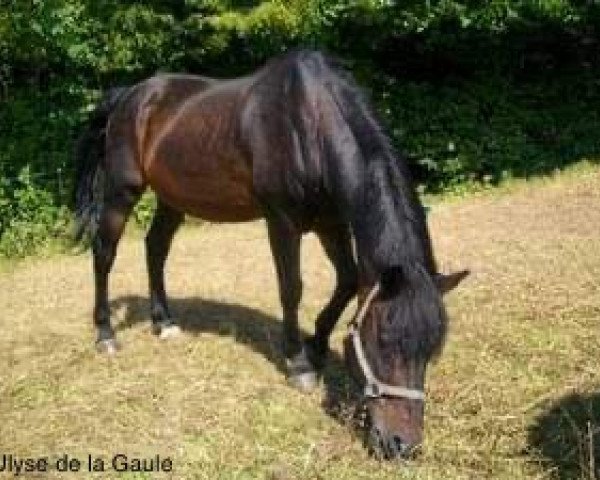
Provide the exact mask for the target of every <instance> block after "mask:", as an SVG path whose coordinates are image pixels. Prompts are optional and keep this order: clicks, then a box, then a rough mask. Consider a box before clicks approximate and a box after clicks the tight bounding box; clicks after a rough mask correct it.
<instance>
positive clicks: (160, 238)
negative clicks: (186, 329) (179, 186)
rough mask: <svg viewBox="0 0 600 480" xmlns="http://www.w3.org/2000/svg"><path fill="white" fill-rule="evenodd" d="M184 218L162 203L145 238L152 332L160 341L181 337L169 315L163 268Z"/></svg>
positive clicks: (159, 202) (159, 203)
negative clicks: (178, 335) (176, 336)
mask: <svg viewBox="0 0 600 480" xmlns="http://www.w3.org/2000/svg"><path fill="white" fill-rule="evenodd" d="M183 218H184V215H183V214H182V213H181V212H178V211H176V210H174V209H173V208H171V207H169V206H168V205H166V204H165V203H164V202H162V201H160V200H159V201H158V207H157V209H156V213H155V214H154V219H153V220H152V225H151V227H150V230H149V231H148V235H147V236H146V261H147V264H148V274H149V277H150V304H151V307H150V308H151V315H152V330H153V331H154V333H156V334H157V335H160V337H161V338H168V337H171V336H174V335H176V334H177V333H179V327H178V326H177V325H176V324H175V322H174V321H173V319H172V318H171V314H170V312H169V306H168V302H167V295H166V293H165V276H164V267H165V261H166V259H167V255H168V254H169V248H170V246H171V240H172V239H173V236H174V235H175V232H176V231H177V228H178V227H179V226H180V225H181V222H182V221H183Z"/></svg>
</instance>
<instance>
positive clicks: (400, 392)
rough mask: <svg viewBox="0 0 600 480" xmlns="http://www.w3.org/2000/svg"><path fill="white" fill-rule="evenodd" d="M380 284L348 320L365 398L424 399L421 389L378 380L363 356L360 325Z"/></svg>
mask: <svg viewBox="0 0 600 480" xmlns="http://www.w3.org/2000/svg"><path fill="white" fill-rule="evenodd" d="M379 290H380V286H379V283H376V284H375V285H374V286H373V288H372V289H371V291H370V292H369V294H368V295H367V298H366V299H365V301H364V302H363V304H362V305H361V306H360V308H359V309H358V311H357V312H356V316H355V317H354V319H353V320H352V321H351V322H350V324H349V326H348V329H349V331H350V332H349V334H350V337H351V338H352V345H353V346H354V354H355V355H356V359H357V361H358V365H359V366H360V369H361V370H362V373H363V375H364V376H365V379H366V382H367V383H366V384H365V389H364V395H365V397H367V398H381V397H396V398H406V399H408V400H420V401H423V400H425V394H424V393H423V391H421V390H416V389H412V388H406V387H398V386H395V385H389V384H387V383H383V382H380V381H379V380H378V379H377V377H376V376H375V375H374V374H373V371H372V370H371V367H370V366H369V362H368V361H367V357H366V356H365V350H364V349H363V346H362V342H361V340H360V325H361V323H362V321H363V320H364V318H365V315H366V313H367V310H368V309H369V306H370V305H371V302H372V301H373V299H374V298H375V296H376V295H377V294H378V293H379Z"/></svg>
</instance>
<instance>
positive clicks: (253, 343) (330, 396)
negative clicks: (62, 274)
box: [111, 296, 360, 434]
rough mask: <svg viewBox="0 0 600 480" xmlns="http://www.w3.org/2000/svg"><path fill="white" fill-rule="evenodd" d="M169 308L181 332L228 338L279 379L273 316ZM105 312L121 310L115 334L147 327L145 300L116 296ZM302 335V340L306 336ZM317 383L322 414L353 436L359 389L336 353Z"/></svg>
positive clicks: (243, 310)
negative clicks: (271, 366) (268, 365)
mask: <svg viewBox="0 0 600 480" xmlns="http://www.w3.org/2000/svg"><path fill="white" fill-rule="evenodd" d="M169 305H170V308H171V312H172V314H173V316H174V317H175V318H176V319H177V322H178V324H179V326H180V327H181V328H182V329H183V330H184V331H186V332H188V333H190V334H192V335H199V334H202V333H211V334H216V335H221V336H228V337H233V338H235V340H236V341H237V342H239V343H242V344H244V345H247V346H248V347H250V348H251V349H252V350H254V351H255V352H257V353H259V354H260V355H262V356H264V357H265V358H266V359H267V360H268V361H270V362H271V363H273V364H274V365H275V366H276V367H277V369H278V370H279V371H280V372H281V374H282V375H285V364H284V358H283V353H282V350H281V339H282V332H283V328H282V324H281V321H279V320H278V319H276V318H275V317H273V316H270V315H266V314H265V313H263V312H261V311H260V310H256V309H254V308H249V307H245V306H243V305H237V304H232V303H223V302H216V301H211V300H204V299H201V298H190V299H178V298H171V299H170V300H169ZM111 308H112V309H116V310H120V309H122V308H124V309H125V317H124V321H122V322H121V323H119V324H118V325H116V326H115V328H116V330H117V331H119V330H124V329H127V328H131V327H132V326H133V325H135V324H137V323H141V322H149V318H150V314H149V306H148V299H147V298H145V297H140V296H125V297H120V298H117V299H115V300H113V301H112V302H111ZM302 333H303V334H304V335H305V336H307V335H308V334H307V332H302ZM322 378H323V384H324V387H325V392H326V395H325V400H324V401H323V405H322V406H323V409H324V410H325V412H326V413H327V414H328V415H330V416H332V417H333V418H334V419H336V420H337V421H338V422H339V423H342V424H344V425H348V426H351V427H352V429H353V431H354V433H356V434H359V427H360V426H359V424H358V421H357V419H358V415H357V414H358V412H359V411H360V409H357V406H358V405H359V399H360V394H359V390H358V388H357V386H356V384H355V383H354V382H353V380H352V379H351V378H350V377H349V376H348V373H347V371H346V368H345V364H344V360H343V358H342V357H341V356H340V355H339V354H338V353H336V352H333V351H330V352H329V357H328V359H327V366H326V367H325V369H324V371H323V375H322ZM290 388H291V387H290Z"/></svg>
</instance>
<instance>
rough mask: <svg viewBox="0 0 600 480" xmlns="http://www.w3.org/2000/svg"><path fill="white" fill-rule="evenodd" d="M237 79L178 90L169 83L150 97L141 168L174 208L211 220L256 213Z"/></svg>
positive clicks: (248, 216) (248, 217) (242, 218)
mask: <svg viewBox="0 0 600 480" xmlns="http://www.w3.org/2000/svg"><path fill="white" fill-rule="evenodd" d="M244 85H245V82H244V80H243V79H240V80H226V81H214V80H211V81H210V82H209V83H207V84H206V85H205V87H204V88H201V89H199V90H193V89H192V91H191V92H190V91H189V90H188V92H182V91H181V90H180V89H181V88H182V87H187V88H188V89H191V87H189V85H187V84H185V83H184V84H183V85H181V84H179V83H177V82H172V83H170V84H169V88H168V89H166V90H165V91H164V92H165V93H163V94H162V95H161V97H160V100H158V101H151V104H152V107H151V108H150V109H148V110H147V111H148V118H147V120H145V125H146V127H145V128H146V139H147V140H146V141H145V142H144V148H143V159H142V167H143V170H144V175H145V178H146V179H147V181H148V183H149V184H150V186H151V187H152V188H153V189H154V190H155V191H156V192H157V194H158V195H159V196H160V197H162V198H163V199H164V200H165V201H166V202H167V203H169V204H171V205H172V206H173V207H175V208H177V209H179V210H181V211H184V212H186V213H189V214H192V215H194V216H197V217H200V218H204V219H207V220H213V221H227V222H230V221H246V220H251V219H254V218H257V217H259V216H260V213H259V210H258V207H257V204H256V201H255V198H254V195H253V190H252V162H251V157H250V156H249V155H248V152H247V151H245V149H244V147H243V142H242V141H241V138H240V130H239V112H240V108H242V103H243V87H244Z"/></svg>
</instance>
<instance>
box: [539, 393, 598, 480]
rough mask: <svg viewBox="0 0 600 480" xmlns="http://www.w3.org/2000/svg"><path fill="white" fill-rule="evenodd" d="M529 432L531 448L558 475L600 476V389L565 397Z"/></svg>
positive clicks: (593, 478) (592, 478) (592, 479)
mask: <svg viewBox="0 0 600 480" xmlns="http://www.w3.org/2000/svg"><path fill="white" fill-rule="evenodd" d="M528 433H529V434H528V443H529V446H530V448H532V449H534V450H536V451H537V452H539V454H540V455H541V458H542V461H543V462H544V463H547V467H548V468H550V469H551V470H553V472H554V475H553V476H555V477H556V478H560V479H561V480H567V479H572V478H580V479H586V480H596V479H598V478H600V392H599V393H595V394H591V395H586V396H582V395H578V394H574V395H569V396H566V397H564V398H561V399H560V400H558V401H557V402H556V403H554V404H551V405H550V406H549V408H548V409H547V410H546V411H545V412H544V413H542V414H541V415H539V416H538V417H537V418H536V420H535V423H534V424H533V425H532V426H531V427H530V428H529V432H528Z"/></svg>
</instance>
